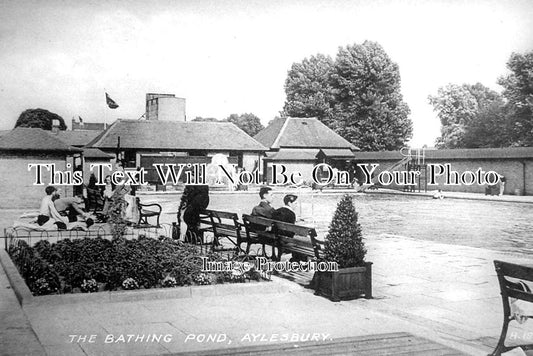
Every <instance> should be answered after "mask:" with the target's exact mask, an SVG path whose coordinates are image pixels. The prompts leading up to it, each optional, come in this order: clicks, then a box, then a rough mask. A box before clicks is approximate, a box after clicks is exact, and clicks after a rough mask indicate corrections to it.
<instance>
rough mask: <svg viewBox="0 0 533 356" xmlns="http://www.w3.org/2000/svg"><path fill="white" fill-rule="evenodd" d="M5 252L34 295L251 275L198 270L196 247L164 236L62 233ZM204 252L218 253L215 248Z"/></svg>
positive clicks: (216, 257) (231, 279)
mask: <svg viewBox="0 0 533 356" xmlns="http://www.w3.org/2000/svg"><path fill="white" fill-rule="evenodd" d="M8 252H9V254H10V256H11V259H12V260H13V262H14V263H15V265H16V266H17V268H18V270H19V272H20V274H21V275H22V277H23V278H24V279H25V281H26V284H27V285H28V287H29V288H30V290H31V291H32V292H33V294H35V295H42V294H50V293H71V292H74V291H78V290H81V291H82V292H96V291H98V287H99V285H104V289H105V290H117V289H121V288H124V289H126V288H133V289H136V288H153V287H174V286H183V285H192V284H212V283H224V282H227V281H229V282H242V281H244V279H246V278H248V279H257V275H255V274H254V272H253V271H249V272H246V275H245V276H244V278H242V277H237V278H235V277H233V276H232V272H231V271H229V272H223V273H216V274H205V273H202V271H201V268H202V263H201V259H200V253H199V251H198V249H197V247H196V246H193V245H189V244H185V243H183V242H181V241H176V240H173V239H170V238H167V237H161V238H159V239H153V238H147V237H139V238H138V239H136V240H125V239H123V238H118V239H113V240H112V241H110V240H106V239H102V238H100V237H98V238H86V239H74V240H69V239H64V240H61V241H59V242H57V243H54V244H50V243H48V242H47V241H41V242H38V243H37V244H35V246H34V247H33V248H32V247H29V246H28V244H26V243H25V242H24V241H22V240H18V241H17V242H16V243H14V244H12V245H10V246H9V251H8ZM207 257H208V258H209V259H210V260H213V261H216V260H221V259H222V258H221V257H220V256H219V255H217V254H215V253H210V254H208V256H207ZM256 274H257V273H256ZM128 279H131V280H133V281H134V282H135V283H133V282H131V281H130V282H128V283H127V284H126V287H124V285H123V283H124V282H125V281H126V280H128ZM135 286H136V287H135Z"/></svg>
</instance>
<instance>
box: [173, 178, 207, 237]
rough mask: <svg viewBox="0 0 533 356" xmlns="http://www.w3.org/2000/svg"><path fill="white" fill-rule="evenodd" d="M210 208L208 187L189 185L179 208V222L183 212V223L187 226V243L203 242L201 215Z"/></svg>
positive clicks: (184, 191)
mask: <svg viewBox="0 0 533 356" xmlns="http://www.w3.org/2000/svg"><path fill="white" fill-rule="evenodd" d="M208 206H209V186H208V185H187V186H185V189H184V190H183V195H182V196H181V201H180V206H179V208H178V222H179V221H180V216H181V211H182V210H183V221H184V222H185V224H187V231H186V232H185V242H192V243H198V242H202V241H203V236H200V232H199V227H200V213H202V211H204V210H205V209H207V207H208Z"/></svg>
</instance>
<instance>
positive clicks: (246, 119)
mask: <svg viewBox="0 0 533 356" xmlns="http://www.w3.org/2000/svg"><path fill="white" fill-rule="evenodd" d="M226 121H228V122H231V123H234V124H235V125H236V126H237V127H239V128H240V129H241V130H243V131H244V132H246V133H247V134H248V135H250V136H252V137H253V136H255V135H256V134H257V133H258V132H259V131H261V130H262V129H264V128H265V127H264V126H263V125H262V124H261V120H259V118H258V117H257V116H255V115H254V114H242V115H237V114H231V115H230V116H229V117H228V118H227V119H226Z"/></svg>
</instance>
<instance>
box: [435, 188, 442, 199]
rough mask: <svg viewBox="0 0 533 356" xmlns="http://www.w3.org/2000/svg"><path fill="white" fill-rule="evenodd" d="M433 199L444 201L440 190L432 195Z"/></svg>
mask: <svg viewBox="0 0 533 356" xmlns="http://www.w3.org/2000/svg"><path fill="white" fill-rule="evenodd" d="M433 199H444V194H442V189H439V190H438V191H437V192H436V193H435V194H433Z"/></svg>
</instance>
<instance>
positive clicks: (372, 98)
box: [330, 41, 413, 150]
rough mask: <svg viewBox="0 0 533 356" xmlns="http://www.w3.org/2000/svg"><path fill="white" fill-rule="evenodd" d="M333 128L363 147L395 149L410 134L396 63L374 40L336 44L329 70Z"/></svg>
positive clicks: (406, 108)
mask: <svg viewBox="0 0 533 356" xmlns="http://www.w3.org/2000/svg"><path fill="white" fill-rule="evenodd" d="M330 82H331V87H332V88H333V90H334V104H335V115H336V118H337V120H340V122H339V123H338V125H337V128H336V131H337V133H339V134H340V135H341V136H343V137H344V138H346V139H347V140H348V141H350V142H352V143H353V144H355V145H356V146H359V147H360V148H361V149H363V150H396V149H399V148H401V147H402V146H403V145H404V144H405V141H406V140H408V139H409V138H410V137H411V136H412V131H413V128H412V122H411V120H410V119H409V118H408V115H409V113H410V110H409V107H408V106H407V104H406V103H405V102H404V101H403V97H402V94H401V92H400V71H399V68H398V65H397V64H396V63H394V62H393V61H392V60H391V59H390V57H389V56H388V55H387V53H386V52H385V50H384V49H383V48H382V47H381V46H380V45H379V44H378V43H376V42H370V41H365V42H364V43H363V44H362V45H357V44H355V45H352V46H347V47H346V48H340V49H339V53H338V54H337V57H336V59H335V63H334V66H333V71H332V74H331V81H330Z"/></svg>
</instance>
